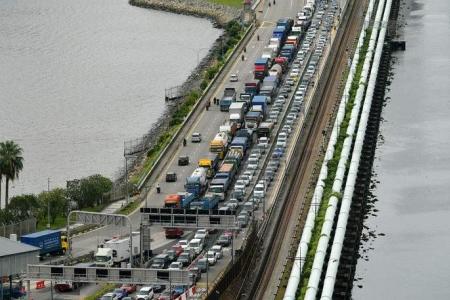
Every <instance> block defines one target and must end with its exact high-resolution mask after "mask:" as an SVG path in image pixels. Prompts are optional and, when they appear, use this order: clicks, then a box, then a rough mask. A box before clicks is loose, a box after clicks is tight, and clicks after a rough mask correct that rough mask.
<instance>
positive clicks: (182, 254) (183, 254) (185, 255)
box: [179, 253, 189, 259]
mask: <svg viewBox="0 0 450 300" xmlns="http://www.w3.org/2000/svg"><path fill="white" fill-rule="evenodd" d="M179 258H181V259H188V258H189V253H181V254H180V257H179Z"/></svg>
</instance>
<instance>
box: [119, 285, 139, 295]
mask: <svg viewBox="0 0 450 300" xmlns="http://www.w3.org/2000/svg"><path fill="white" fill-rule="evenodd" d="M120 288H121V289H122V290H124V291H126V292H127V293H128V294H132V293H134V292H136V289H137V287H136V285H135V284H129V283H125V284H122V286H121V287H120Z"/></svg>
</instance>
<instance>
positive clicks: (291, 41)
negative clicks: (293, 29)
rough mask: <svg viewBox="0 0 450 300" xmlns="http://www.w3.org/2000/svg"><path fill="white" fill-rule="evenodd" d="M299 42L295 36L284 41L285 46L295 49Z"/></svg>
mask: <svg viewBox="0 0 450 300" xmlns="http://www.w3.org/2000/svg"><path fill="white" fill-rule="evenodd" d="M299 42H300V38H299V37H298V36H297V35H290V36H288V38H287V40H286V44H288V45H293V46H294V48H295V49H297V48H298V43H299Z"/></svg>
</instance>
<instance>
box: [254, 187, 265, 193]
mask: <svg viewBox="0 0 450 300" xmlns="http://www.w3.org/2000/svg"><path fill="white" fill-rule="evenodd" d="M263 190H264V187H262V186H255V191H257V192H262V191H263Z"/></svg>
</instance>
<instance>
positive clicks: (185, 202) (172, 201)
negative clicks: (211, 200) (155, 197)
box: [164, 192, 197, 208]
mask: <svg viewBox="0 0 450 300" xmlns="http://www.w3.org/2000/svg"><path fill="white" fill-rule="evenodd" d="M196 198H197V196H196V195H195V194H193V193H187V192H179V193H177V194H169V195H167V196H166V198H165V199H164V207H166V208H188V207H189V203H191V202H192V201H194V200H195V199H196Z"/></svg>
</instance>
